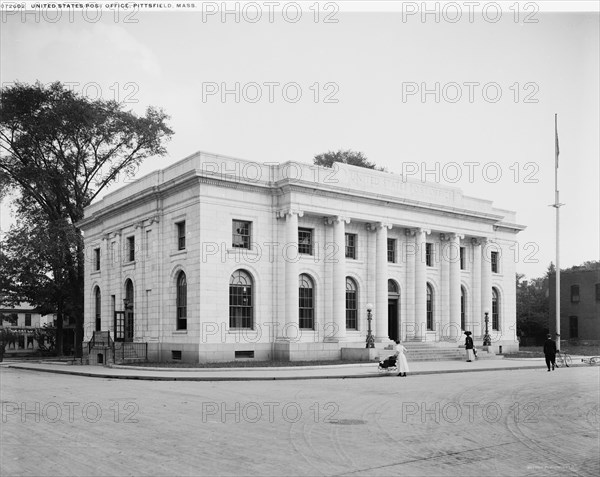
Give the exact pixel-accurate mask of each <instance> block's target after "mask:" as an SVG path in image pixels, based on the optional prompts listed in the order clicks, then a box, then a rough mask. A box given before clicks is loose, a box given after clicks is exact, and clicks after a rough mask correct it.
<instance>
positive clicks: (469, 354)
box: [465, 331, 475, 363]
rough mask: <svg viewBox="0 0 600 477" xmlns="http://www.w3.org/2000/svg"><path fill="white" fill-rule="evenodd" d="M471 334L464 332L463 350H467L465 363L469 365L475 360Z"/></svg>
mask: <svg viewBox="0 0 600 477" xmlns="http://www.w3.org/2000/svg"><path fill="white" fill-rule="evenodd" d="M471 334H472V333H471V332H470V331H465V335H467V337H466V339H465V349H466V350H467V363H470V362H471V361H473V360H474V359H475V354H474V353H473V338H471Z"/></svg>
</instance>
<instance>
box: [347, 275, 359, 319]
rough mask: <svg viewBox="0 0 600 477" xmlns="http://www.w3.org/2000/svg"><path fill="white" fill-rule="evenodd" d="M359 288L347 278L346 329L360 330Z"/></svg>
mask: <svg viewBox="0 0 600 477" xmlns="http://www.w3.org/2000/svg"><path fill="white" fill-rule="evenodd" d="M357 290H358V287H357V286H356V282H355V281H354V280H353V279H352V278H350V277H346V329H348V330H357V329H358V293H357Z"/></svg>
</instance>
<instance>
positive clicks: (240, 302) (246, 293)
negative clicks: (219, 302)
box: [229, 270, 254, 329]
mask: <svg viewBox="0 0 600 477" xmlns="http://www.w3.org/2000/svg"><path fill="white" fill-rule="evenodd" d="M253 316H254V302H253V300H252V277H251V276H250V275H249V274H248V273H247V272H245V271H243V270H236V271H235V272H233V274H232V275H231V278H230V280H229V327H230V328H250V329H252V328H253V326H254V323H253Z"/></svg>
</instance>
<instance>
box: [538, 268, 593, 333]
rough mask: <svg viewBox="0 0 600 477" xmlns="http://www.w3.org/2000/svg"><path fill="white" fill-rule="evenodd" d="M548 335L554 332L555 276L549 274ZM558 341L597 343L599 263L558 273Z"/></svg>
mask: <svg viewBox="0 0 600 477" xmlns="http://www.w3.org/2000/svg"><path fill="white" fill-rule="evenodd" d="M549 281H550V327H549V328H550V333H551V334H552V335H554V334H555V332H556V322H555V316H556V292H555V290H556V275H555V274H554V273H553V274H551V275H550V280H549ZM560 337H561V341H579V342H581V343H590V344H600V263H596V264H595V266H593V268H591V269H581V268H580V267H574V268H573V269H570V270H565V271H561V272H560Z"/></svg>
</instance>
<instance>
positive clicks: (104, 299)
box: [86, 233, 113, 336]
mask: <svg viewBox="0 0 600 477" xmlns="http://www.w3.org/2000/svg"><path fill="white" fill-rule="evenodd" d="M101 243H102V246H101V247H100V276H101V277H102V279H101V283H102V288H101V289H100V293H101V295H100V313H101V315H100V319H101V321H102V326H101V330H102V331H107V330H109V329H110V325H111V324H112V322H113V316H112V314H111V309H110V295H111V292H110V291H111V289H110V283H111V280H110V274H111V272H112V265H113V264H112V263H111V258H110V235H109V234H107V233H106V234H104V235H103V236H102V242H101ZM87 292H88V290H86V293H87ZM93 316H94V320H93V325H91V328H90V329H89V330H86V331H89V332H90V333H89V334H90V336H91V335H92V334H93V331H94V330H95V329H96V320H95V310H94V313H93ZM86 326H88V323H86Z"/></svg>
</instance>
